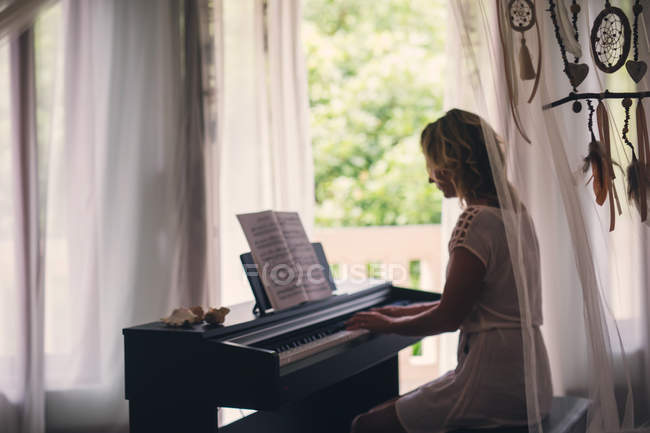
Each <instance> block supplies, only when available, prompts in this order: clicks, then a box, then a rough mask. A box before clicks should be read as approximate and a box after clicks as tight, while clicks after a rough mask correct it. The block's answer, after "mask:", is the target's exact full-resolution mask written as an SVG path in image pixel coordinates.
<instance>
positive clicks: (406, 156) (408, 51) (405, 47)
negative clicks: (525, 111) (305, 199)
mask: <svg viewBox="0 0 650 433" xmlns="http://www.w3.org/2000/svg"><path fill="white" fill-rule="evenodd" d="M303 13H304V22H303V44H304V46H305V50H306V63H307V69H308V83H309V97H310V109H311V134H312V143H313V152H314V165H315V187H316V220H315V223H316V226H317V230H316V232H315V236H314V237H315V239H316V240H320V241H322V243H323V245H324V247H325V250H326V253H327V255H328V258H329V260H330V262H332V263H333V264H334V266H335V269H336V272H337V276H338V277H339V278H343V279H344V278H346V277H348V276H352V275H358V274H359V272H361V273H362V274H365V275H367V276H370V277H380V278H386V279H390V280H393V281H394V282H395V283H396V284H397V285H400V286H405V287H414V288H421V289H426V290H436V291H440V289H441V288H440V282H441V281H442V278H441V272H442V266H441V249H442V242H441V240H440V225H439V223H440V219H441V207H442V194H441V193H440V191H438V190H437V189H436V188H435V187H432V186H431V185H430V184H429V183H428V176H427V174H426V169H425V163H424V158H423V157H422V153H421V151H420V146H419V138H420V132H421V130H422V129H423V128H424V126H425V125H426V124H427V123H429V122H431V121H433V120H435V119H436V118H438V117H440V116H441V115H442V114H443V111H442V110H443V93H444V85H445V83H444V82H443V77H444V73H443V71H444V68H445V46H444V42H445V34H446V25H445V23H446V19H445V13H446V8H445V4H444V2H443V1H440V0H438V1H430V0H416V1H400V0H392V1H382V2H375V1H372V0H328V1H326V0H305V2H304V11H303ZM435 343H436V340H435V339H425V340H424V341H423V342H422V343H421V344H418V345H416V346H414V347H413V348H412V349H409V350H407V351H406V352H405V353H404V354H402V355H401V356H400V358H401V359H400V362H401V363H402V365H401V369H400V371H401V372H403V373H404V374H403V375H402V378H401V382H402V392H403V391H405V390H408V389H410V388H412V387H414V386H416V385H417V384H419V383H422V381H427V380H431V379H432V378H433V377H435V374H436V370H435V363H436V357H437V356H438V354H437V350H436V348H435ZM422 363H424V364H425V367H422V368H420V367H417V364H422ZM426 364H428V365H426ZM410 365H415V366H413V367H409V366H410ZM432 369H433V371H432Z"/></svg>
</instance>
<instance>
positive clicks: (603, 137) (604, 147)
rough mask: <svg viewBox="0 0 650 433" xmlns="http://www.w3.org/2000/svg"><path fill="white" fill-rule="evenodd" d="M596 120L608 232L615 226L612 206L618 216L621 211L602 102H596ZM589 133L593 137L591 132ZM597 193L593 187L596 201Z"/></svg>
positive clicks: (607, 119) (604, 109)
mask: <svg viewBox="0 0 650 433" xmlns="http://www.w3.org/2000/svg"><path fill="white" fill-rule="evenodd" d="M587 103H588V104H589V110H590V112H592V111H593V106H592V105H591V100H588V101H587ZM596 118H597V119H598V135H599V137H600V143H601V148H600V149H599V150H600V155H601V157H602V163H601V167H602V168H603V171H607V174H606V175H605V176H603V178H604V182H605V184H606V188H607V195H608V197H609V231H613V230H614V227H615V226H616V208H615V207H614V205H615V204H616V207H617V208H618V213H619V215H620V214H621V213H622V210H621V204H620V201H619V199H618V193H617V191H616V186H615V185H614V179H616V175H615V173H614V164H613V162H612V152H611V142H610V134H609V118H608V116H607V109H606V108H605V104H604V103H603V101H602V100H599V101H598V107H597V108H596ZM590 124H591V120H590ZM590 128H591V126H590ZM591 133H592V135H593V131H592V132H591ZM598 192H599V190H598V189H597V188H596V187H595V186H594V193H595V194H596V199H597V200H598V195H599V194H598ZM601 194H602V192H601ZM601 204H602V203H601Z"/></svg>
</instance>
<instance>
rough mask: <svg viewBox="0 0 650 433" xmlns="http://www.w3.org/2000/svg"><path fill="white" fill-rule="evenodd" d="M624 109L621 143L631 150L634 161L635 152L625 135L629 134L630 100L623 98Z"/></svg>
mask: <svg viewBox="0 0 650 433" xmlns="http://www.w3.org/2000/svg"><path fill="white" fill-rule="evenodd" d="M621 104H622V105H623V107H624V108H625V124H624V125H623V141H625V144H627V145H628V146H629V147H630V149H632V159H636V152H635V151H634V145H632V142H631V141H630V139H629V138H628V137H627V133H628V132H630V107H631V106H632V100H631V99H630V98H625V99H623V101H622V102H621Z"/></svg>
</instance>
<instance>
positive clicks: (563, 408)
mask: <svg viewBox="0 0 650 433" xmlns="http://www.w3.org/2000/svg"><path fill="white" fill-rule="evenodd" d="M589 404H590V403H589V400H588V399H585V398H579V397H553V403H552V406H551V413H550V414H549V416H548V417H546V418H545V419H544V421H543V422H542V428H543V429H544V433H584V432H585V431H586V429H587V409H588V408H589ZM449 433H528V427H527V426H522V427H498V428H484V429H478V428H477V429H458V430H453V431H451V432H449Z"/></svg>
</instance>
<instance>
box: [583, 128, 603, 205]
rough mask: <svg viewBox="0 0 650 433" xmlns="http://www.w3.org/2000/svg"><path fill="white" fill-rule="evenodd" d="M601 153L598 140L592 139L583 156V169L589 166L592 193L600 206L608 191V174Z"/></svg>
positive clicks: (601, 149) (587, 168)
mask: <svg viewBox="0 0 650 433" xmlns="http://www.w3.org/2000/svg"><path fill="white" fill-rule="evenodd" d="M604 160H605V158H604V155H603V148H602V146H601V144H600V142H598V141H596V140H592V141H591V143H589V153H588V154H587V156H586V157H585V159H584V161H585V164H584V167H583V170H584V171H585V172H586V171H587V170H589V167H591V174H592V178H593V188H594V194H595V195H596V203H598V205H599V206H602V205H603V203H605V200H606V199H607V192H608V181H607V179H608V176H609V170H608V167H607V164H606V163H605V161H604Z"/></svg>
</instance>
